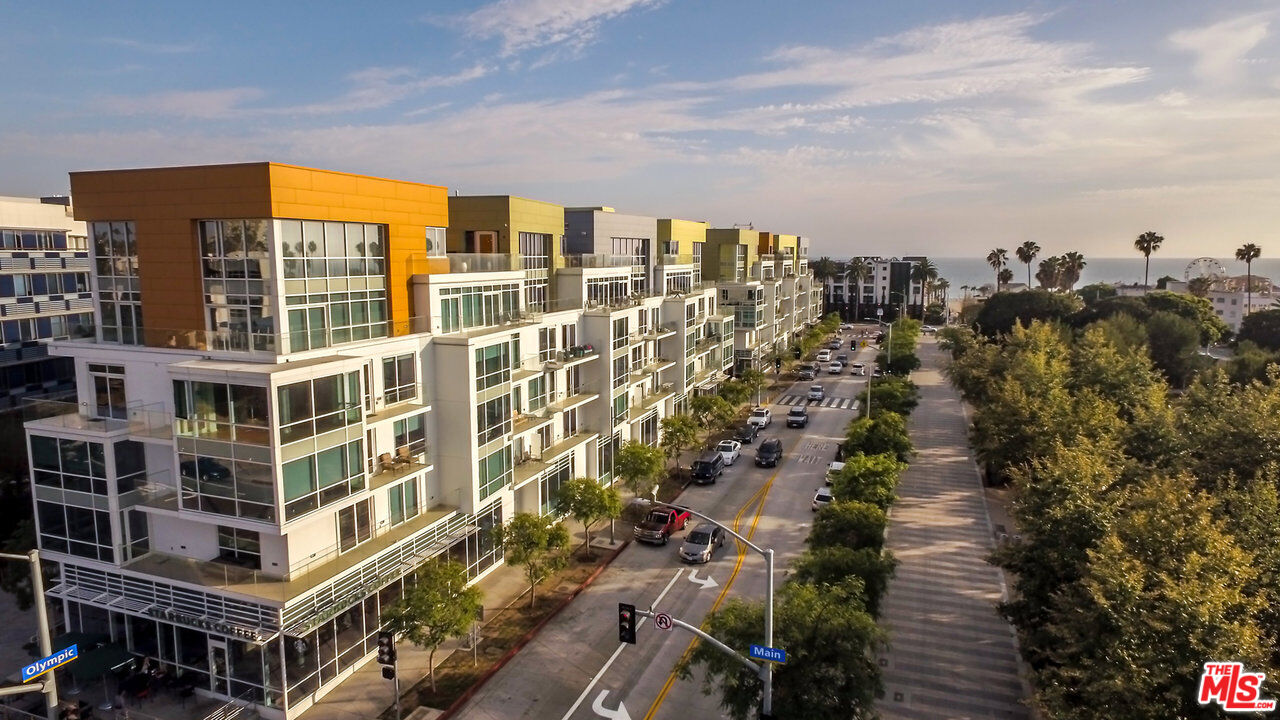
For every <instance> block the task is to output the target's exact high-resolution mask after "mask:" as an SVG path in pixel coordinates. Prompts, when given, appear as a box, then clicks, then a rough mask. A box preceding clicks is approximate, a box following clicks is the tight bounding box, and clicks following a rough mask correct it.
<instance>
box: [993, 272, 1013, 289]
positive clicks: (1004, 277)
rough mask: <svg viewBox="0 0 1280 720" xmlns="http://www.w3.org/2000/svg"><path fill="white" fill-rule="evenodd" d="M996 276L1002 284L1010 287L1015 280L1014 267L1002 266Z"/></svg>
mask: <svg viewBox="0 0 1280 720" xmlns="http://www.w3.org/2000/svg"><path fill="white" fill-rule="evenodd" d="M996 278H997V279H998V280H999V281H1000V284H1001V285H1003V286H1005V287H1006V288H1007V287H1009V284H1010V283H1012V282H1013V269H1012V268H1007V267H1006V268H1000V272H999V273H998V274H997V275H996Z"/></svg>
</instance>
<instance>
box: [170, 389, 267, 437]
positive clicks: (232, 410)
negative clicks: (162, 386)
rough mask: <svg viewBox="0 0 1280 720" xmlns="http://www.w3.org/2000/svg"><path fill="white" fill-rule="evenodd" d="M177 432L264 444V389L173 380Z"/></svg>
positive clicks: (265, 415) (265, 410) (193, 435)
mask: <svg viewBox="0 0 1280 720" xmlns="http://www.w3.org/2000/svg"><path fill="white" fill-rule="evenodd" d="M173 405H174V410H175V412H174V415H175V417H176V418H177V432H178V434H179V435H182V436H185V437H202V438H212V439H217V440H228V441H232V442H239V443H247V444H250V445H267V444H269V442H270V439H271V438H270V436H269V435H268V434H267V423H268V417H267V389H266V388H265V387H255V386H252V385H227V384H224V383H210V382H199V381H195V380H174V381H173Z"/></svg>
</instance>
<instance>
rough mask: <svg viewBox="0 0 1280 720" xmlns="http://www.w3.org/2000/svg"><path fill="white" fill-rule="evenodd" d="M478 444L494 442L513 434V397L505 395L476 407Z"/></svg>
mask: <svg viewBox="0 0 1280 720" xmlns="http://www.w3.org/2000/svg"><path fill="white" fill-rule="evenodd" d="M476 427H477V428H478V430H477V432H476V444H477V445H484V444H485V443H488V442H493V441H494V440H497V439H498V438H500V437H502V436H503V435H505V434H506V433H509V432H511V396H510V395H503V396H501V397H496V398H494V399H492V400H489V401H487V402H482V403H480V404H479V405H476Z"/></svg>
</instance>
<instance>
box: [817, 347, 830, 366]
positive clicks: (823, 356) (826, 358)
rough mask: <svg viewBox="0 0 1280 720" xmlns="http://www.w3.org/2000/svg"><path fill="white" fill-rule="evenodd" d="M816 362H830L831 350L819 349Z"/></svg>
mask: <svg viewBox="0 0 1280 720" xmlns="http://www.w3.org/2000/svg"><path fill="white" fill-rule="evenodd" d="M818 362H820V363H824V362H831V351H830V350H826V349H823V350H819V351H818Z"/></svg>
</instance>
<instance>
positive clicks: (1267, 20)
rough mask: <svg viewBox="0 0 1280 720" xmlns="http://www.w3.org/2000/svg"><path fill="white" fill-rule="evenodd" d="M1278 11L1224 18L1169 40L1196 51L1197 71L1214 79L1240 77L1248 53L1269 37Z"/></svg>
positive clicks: (1201, 77) (1221, 80) (1205, 78)
mask: <svg viewBox="0 0 1280 720" xmlns="http://www.w3.org/2000/svg"><path fill="white" fill-rule="evenodd" d="M1273 15H1274V13H1270V12H1268V13H1258V14H1254V15H1243V16H1241V17H1237V18H1232V19H1230V20H1223V21H1221V22H1217V23H1214V24H1212V25H1209V26H1206V27H1202V28H1194V29H1189V30H1179V31H1178V32H1175V33H1173V34H1172V35H1170V36H1169V42H1170V43H1172V45H1173V46H1174V47H1175V48H1178V49H1179V50H1185V51H1187V52H1189V53H1192V54H1193V55H1195V57H1196V60H1195V66H1194V69H1195V73H1196V75H1197V76H1198V77H1200V79H1202V80H1205V81H1210V82H1229V81H1233V80H1235V79H1237V78H1238V77H1239V75H1240V73H1241V70H1242V67H1243V66H1244V65H1245V61H1246V57H1245V56H1246V55H1248V54H1249V52H1251V51H1252V50H1253V49H1254V48H1256V47H1257V46H1258V44H1259V43H1261V42H1262V41H1263V40H1265V39H1266V37H1267V32H1268V27H1269V26H1270V24H1271V19H1272V17H1273Z"/></svg>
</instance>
